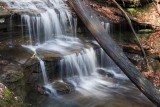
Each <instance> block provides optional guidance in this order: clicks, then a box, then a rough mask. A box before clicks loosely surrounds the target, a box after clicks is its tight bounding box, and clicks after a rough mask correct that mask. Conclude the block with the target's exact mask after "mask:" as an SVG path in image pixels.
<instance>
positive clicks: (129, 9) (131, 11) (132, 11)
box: [127, 8, 137, 13]
mask: <svg viewBox="0 0 160 107" xmlns="http://www.w3.org/2000/svg"><path fill="white" fill-rule="evenodd" d="M127 11H128V12H130V13H136V12H137V9H135V8H127Z"/></svg>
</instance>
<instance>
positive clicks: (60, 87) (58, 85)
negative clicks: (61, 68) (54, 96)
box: [52, 81, 74, 94]
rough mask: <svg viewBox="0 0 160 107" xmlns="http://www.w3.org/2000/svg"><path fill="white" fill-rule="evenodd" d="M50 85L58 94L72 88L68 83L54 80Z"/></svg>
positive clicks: (69, 90)
mask: <svg viewBox="0 0 160 107" xmlns="http://www.w3.org/2000/svg"><path fill="white" fill-rule="evenodd" d="M52 87H53V88H54V89H55V90H56V91H57V93H59V94H67V93H70V92H72V91H73V90H74V86H73V85H72V84H70V83H65V82H60V81H55V82H53V83H52Z"/></svg>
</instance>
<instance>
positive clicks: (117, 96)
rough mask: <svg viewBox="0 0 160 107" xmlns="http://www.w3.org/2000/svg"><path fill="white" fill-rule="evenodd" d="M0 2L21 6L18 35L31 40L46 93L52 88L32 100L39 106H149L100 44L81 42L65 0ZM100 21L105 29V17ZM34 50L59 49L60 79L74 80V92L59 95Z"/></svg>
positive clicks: (28, 45) (30, 46)
mask: <svg viewBox="0 0 160 107" xmlns="http://www.w3.org/2000/svg"><path fill="white" fill-rule="evenodd" d="M2 1H3V0H2ZM4 2H6V3H7V5H8V6H9V7H10V8H11V9H13V10H20V11H25V13H23V14H22V15H21V22H22V25H25V26H23V27H22V34H23V35H22V36H27V37H29V42H28V44H24V45H23V46H24V47H26V48H29V49H31V50H32V51H33V52H34V53H35V56H36V57H37V59H38V60H39V63H40V67H41V71H42V74H43V79H44V87H45V88H47V89H48V90H50V93H48V94H51V93H52V94H53V96H52V97H48V98H47V99H45V100H43V99H39V100H38V102H36V103H38V106H39V107H120V106H122V107H124V106H126V107H153V106H152V104H151V103H150V102H149V101H148V100H147V99H146V98H145V97H144V96H143V95H142V94H141V93H140V92H139V91H138V90H136V89H135V87H134V86H133V85H132V84H131V83H130V82H129V80H128V78H127V77H126V76H125V75H124V74H123V73H122V72H121V70H120V69H119V68H118V67H117V66H116V65H115V64H114V63H113V61H112V60H111V59H110V58H109V57H108V56H107V55H106V54H105V53H104V51H103V50H102V49H98V50H95V49H94V48H93V47H86V46H85V44H84V42H83V41H81V39H80V38H79V37H78V35H77V33H76V32H77V18H75V17H72V13H71V10H70V8H69V7H68V6H67V4H66V0H20V1H19V0H7V1H6V0H4ZM103 25H104V27H105V29H106V30H107V32H108V33H109V30H108V29H109V23H105V24H104V23H103ZM93 43H95V44H97V43H96V42H95V41H94V42H93ZM97 45H98V44H97ZM38 50H42V51H43V52H52V53H58V54H60V55H61V59H60V63H59V66H60V69H59V72H60V75H59V77H60V78H59V79H58V81H60V82H62V83H69V84H72V85H73V87H74V88H75V92H73V93H70V94H68V95H64V96H61V95H58V93H57V92H56V90H55V89H54V87H52V82H54V81H50V80H49V78H48V75H47V70H46V65H45V61H43V58H42V55H41V54H40V53H39V51H38ZM75 50H76V51H75ZM133 91H135V92H133ZM127 94H128V95H127ZM55 96H56V97H55ZM59 96H61V97H59ZM129 96H130V97H129ZM37 99H38V98H37ZM121 99H122V100H121ZM144 102H146V103H144ZM36 105H37V104H36Z"/></svg>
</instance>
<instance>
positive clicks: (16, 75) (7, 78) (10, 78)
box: [1, 64, 24, 82]
mask: <svg viewBox="0 0 160 107" xmlns="http://www.w3.org/2000/svg"><path fill="white" fill-rule="evenodd" d="M3 71H4V74H2V76H1V79H2V80H3V81H4V82H16V81H18V80H20V79H22V78H23V76H24V75H23V70H22V68H21V67H20V66H18V65H15V64H9V65H7V66H5V67H4V68H3Z"/></svg>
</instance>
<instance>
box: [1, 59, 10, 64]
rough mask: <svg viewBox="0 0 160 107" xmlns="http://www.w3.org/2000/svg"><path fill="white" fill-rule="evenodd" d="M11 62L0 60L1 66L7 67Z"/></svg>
mask: <svg viewBox="0 0 160 107" xmlns="http://www.w3.org/2000/svg"><path fill="white" fill-rule="evenodd" d="M8 63H9V62H8V61H7V60H0V65H7V64H8Z"/></svg>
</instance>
